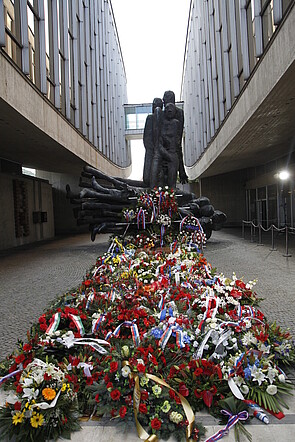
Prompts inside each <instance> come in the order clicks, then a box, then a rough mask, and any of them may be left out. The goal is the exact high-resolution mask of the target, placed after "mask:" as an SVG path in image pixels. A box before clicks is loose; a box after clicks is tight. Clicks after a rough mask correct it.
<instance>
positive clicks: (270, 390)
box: [266, 385, 278, 396]
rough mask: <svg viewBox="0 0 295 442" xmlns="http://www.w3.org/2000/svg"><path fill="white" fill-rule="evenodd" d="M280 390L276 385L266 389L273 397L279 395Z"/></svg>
mask: <svg viewBox="0 0 295 442" xmlns="http://www.w3.org/2000/svg"><path fill="white" fill-rule="evenodd" d="M277 392H278V389H277V386H276V385H269V386H268V387H267V389H266V393H268V394H270V395H271V396H273V395H275V394H277Z"/></svg>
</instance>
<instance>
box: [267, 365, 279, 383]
mask: <svg viewBox="0 0 295 442" xmlns="http://www.w3.org/2000/svg"><path fill="white" fill-rule="evenodd" d="M277 374H278V370H276V369H275V368H269V369H268V372H267V377H268V379H269V382H270V383H271V384H272V383H273V381H274V380H275V377H276V375H277Z"/></svg>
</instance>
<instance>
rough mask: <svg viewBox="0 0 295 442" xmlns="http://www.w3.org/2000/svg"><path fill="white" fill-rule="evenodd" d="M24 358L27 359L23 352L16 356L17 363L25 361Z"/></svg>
mask: <svg viewBox="0 0 295 442" xmlns="http://www.w3.org/2000/svg"><path fill="white" fill-rule="evenodd" d="M24 360H25V355H24V354H23V353H22V354H20V355H18V356H16V358H15V362H16V363H17V364H21V363H22V362H24Z"/></svg>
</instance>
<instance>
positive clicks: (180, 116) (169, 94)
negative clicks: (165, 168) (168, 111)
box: [163, 91, 188, 187]
mask: <svg viewBox="0 0 295 442" xmlns="http://www.w3.org/2000/svg"><path fill="white" fill-rule="evenodd" d="M163 102H164V107H165V108H166V106H167V104H168V103H173V104H174V105H175V94H174V92H173V91H166V92H165V93H164V96H163ZM174 118H176V119H177V120H178V121H179V127H178V130H179V132H178V137H177V143H178V144H177V152H178V161H179V163H178V172H179V180H180V182H181V183H182V184H185V183H187V182H188V177H187V174H186V172H185V169H184V164H183V152H182V134H183V127H184V113H183V110H182V109H180V108H179V107H176V112H175V117H174ZM174 187H175V186H174Z"/></svg>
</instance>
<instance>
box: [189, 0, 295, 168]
mask: <svg viewBox="0 0 295 442" xmlns="http://www.w3.org/2000/svg"><path fill="white" fill-rule="evenodd" d="M293 3H294V0H240V1H236V0H210V1H208V0H194V1H193V2H192V7H191V14H190V24H189V30H188V37H187V48H186V59H185V69H184V80H183V87H182V95H183V99H184V104H185V114H186V123H185V135H186V142H185V149H184V155H185V163H186V165H188V166H192V165H193V164H194V163H195V162H196V161H197V159H198V158H199V157H200V156H201V155H202V153H203V152H204V150H205V149H206V147H207V145H208V144H209V143H210V141H211V139H212V137H213V136H214V134H215V132H216V131H217V129H218V128H219V126H220V124H221V123H222V121H223V120H224V118H225V116H226V114H227V112H228V111H229V110H230V109H231V107H232V105H233V103H234V101H235V100H236V98H237V97H238V96H239V94H240V93H241V91H242V88H243V87H244V85H245V83H246V82H247V80H248V79H249V77H250V75H251V72H252V71H253V69H254V67H255V65H256V63H257V62H258V60H259V58H260V57H261V55H262V54H263V52H264V51H265V50H266V48H267V46H268V44H269V42H270V40H271V38H272V36H273V34H274V33H275V31H276V28H277V26H278V25H279V23H280V22H281V20H282V18H283V17H284V15H285V14H286V13H287V11H288V9H289V8H290V7H291V5H292V4H293Z"/></svg>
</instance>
